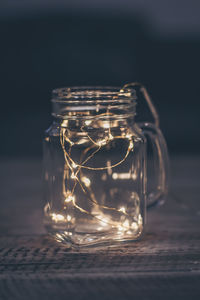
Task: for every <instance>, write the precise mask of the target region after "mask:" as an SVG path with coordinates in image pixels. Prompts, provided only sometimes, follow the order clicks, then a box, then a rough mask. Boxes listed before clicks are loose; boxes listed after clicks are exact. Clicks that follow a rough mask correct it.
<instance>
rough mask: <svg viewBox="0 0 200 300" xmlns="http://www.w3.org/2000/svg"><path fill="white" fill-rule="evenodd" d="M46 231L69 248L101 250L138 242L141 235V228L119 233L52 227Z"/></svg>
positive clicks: (115, 231)
mask: <svg viewBox="0 0 200 300" xmlns="http://www.w3.org/2000/svg"><path fill="white" fill-rule="evenodd" d="M46 229H47V231H48V233H49V235H50V236H51V237H53V239H54V240H55V241H57V242H59V243H62V244H64V245H66V246H68V247H69V248H74V249H79V248H103V247H108V246H109V247H112V246H117V245H119V243H123V244H124V243H126V242H127V243H129V242H132V241H135V240H138V239H139V237H140V236H141V234H142V230H143V227H142V226H141V227H140V228H139V227H138V229H137V231H134V232H133V231H126V232H119V231H117V230H116V229H115V230H109V231H106V232H105V231H104V232H91V233H86V232H75V231H66V230H60V229H59V230H58V229H57V228H56V229H55V228H52V226H46Z"/></svg>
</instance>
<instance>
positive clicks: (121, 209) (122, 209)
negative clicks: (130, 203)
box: [119, 206, 126, 214]
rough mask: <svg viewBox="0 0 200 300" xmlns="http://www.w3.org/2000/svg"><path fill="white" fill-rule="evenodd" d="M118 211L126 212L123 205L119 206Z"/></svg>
mask: <svg viewBox="0 0 200 300" xmlns="http://www.w3.org/2000/svg"><path fill="white" fill-rule="evenodd" d="M119 211H121V212H123V213H124V214H125V213H126V209H125V207H124V206H122V207H120V209H119Z"/></svg>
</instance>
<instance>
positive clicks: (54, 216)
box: [52, 213, 65, 223]
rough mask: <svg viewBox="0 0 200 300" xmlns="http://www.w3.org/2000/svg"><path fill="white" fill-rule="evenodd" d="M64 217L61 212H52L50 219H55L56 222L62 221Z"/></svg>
mask: <svg viewBox="0 0 200 300" xmlns="http://www.w3.org/2000/svg"><path fill="white" fill-rule="evenodd" d="M64 219H65V217H64V216H63V215H61V214H55V213H53V214H52V220H53V221H55V222H56V223H57V222H62V221H64Z"/></svg>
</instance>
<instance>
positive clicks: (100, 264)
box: [0, 157, 200, 300]
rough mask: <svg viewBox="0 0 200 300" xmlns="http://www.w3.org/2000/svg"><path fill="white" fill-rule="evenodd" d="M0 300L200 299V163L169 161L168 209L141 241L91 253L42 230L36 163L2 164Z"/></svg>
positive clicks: (154, 217)
mask: <svg viewBox="0 0 200 300" xmlns="http://www.w3.org/2000/svg"><path fill="white" fill-rule="evenodd" d="M0 165H1V174H0V176H1V178H0V179H1V189H0V194H1V197H0V204H1V209H0V299H1V300H3V299H12V300H15V299H16V300H17V299H20V300H21V299H27V300H32V299H70V298H72V299H101V300H104V299H170V298H171V299H189V298H190V299H200V199H199V195H200V184H199V183H200V182H199V171H200V157H193V158H192V157H174V158H173V159H172V180H171V192H170V195H169V197H168V198H169V199H168V201H167V202H166V204H165V205H164V206H162V207H159V208H157V209H154V210H151V211H149V213H148V225H147V229H146V233H145V235H144V237H143V239H142V240H141V241H137V242H134V243H131V244H129V245H127V246H123V247H119V248H113V249H111V248H110V249H109V248H107V249H105V250H98V251H96V252H94V251H89V250H87V251H86V250H84V251H80V252H79V251H72V250H69V249H67V248H65V247H63V246H62V245H61V244H58V243H55V242H53V241H52V240H51V239H49V238H48V237H47V235H46V233H45V230H44V228H43V225H42V207H43V206H44V203H43V200H42V189H41V162H40V161H39V160H36V159H27V160H25V159H23V160H22V159H21V160H20V159H18V160H16V159H15V160H14V159H10V160H8V159H5V160H1V164H0Z"/></svg>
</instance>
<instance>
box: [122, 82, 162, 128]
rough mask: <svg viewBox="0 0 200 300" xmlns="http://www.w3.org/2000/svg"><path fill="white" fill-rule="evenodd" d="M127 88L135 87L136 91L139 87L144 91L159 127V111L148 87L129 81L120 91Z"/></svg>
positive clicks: (155, 122) (143, 93) (140, 90)
mask: <svg viewBox="0 0 200 300" xmlns="http://www.w3.org/2000/svg"><path fill="white" fill-rule="evenodd" d="M126 89H134V91H135V92H136V89H139V92H140V93H142V95H143V97H144V99H145V101H146V103H147V105H148V108H149V111H150V113H151V115H152V117H153V120H154V124H155V125H156V126H157V127H159V123H160V122H159V116H158V113H157V111H156V108H155V106H154V104H153V102H152V100H151V97H150V95H149V93H148V92H147V89H146V88H145V86H144V85H143V84H141V83H139V82H131V83H127V84H125V85H124V86H123V87H122V88H121V90H120V92H123V91H124V90H126Z"/></svg>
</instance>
